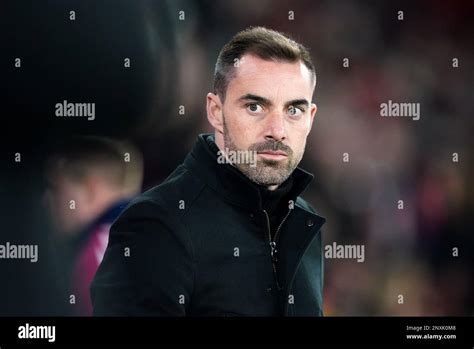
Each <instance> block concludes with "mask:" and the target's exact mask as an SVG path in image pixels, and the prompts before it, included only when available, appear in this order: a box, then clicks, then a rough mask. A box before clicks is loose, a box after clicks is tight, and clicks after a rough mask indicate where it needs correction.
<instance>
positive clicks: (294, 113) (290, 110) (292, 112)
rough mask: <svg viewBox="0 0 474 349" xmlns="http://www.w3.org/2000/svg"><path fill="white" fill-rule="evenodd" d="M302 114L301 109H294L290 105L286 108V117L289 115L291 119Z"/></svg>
mask: <svg viewBox="0 0 474 349" xmlns="http://www.w3.org/2000/svg"><path fill="white" fill-rule="evenodd" d="M303 113H304V110H303V109H301V108H298V107H295V106H293V105H290V107H289V108H288V115H290V116H291V117H297V116H301V115H303Z"/></svg>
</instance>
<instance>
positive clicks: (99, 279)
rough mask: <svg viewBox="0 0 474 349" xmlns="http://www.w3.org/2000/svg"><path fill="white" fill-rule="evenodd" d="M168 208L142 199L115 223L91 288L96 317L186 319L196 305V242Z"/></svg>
mask: <svg viewBox="0 0 474 349" xmlns="http://www.w3.org/2000/svg"><path fill="white" fill-rule="evenodd" d="M165 206H166V205H163V204H159V203H157V202H155V201H150V200H147V201H140V202H138V203H135V204H132V205H131V206H129V207H128V208H127V209H126V210H125V211H124V212H123V213H122V215H121V216H120V217H119V218H118V219H117V221H116V222H115V223H114V224H113V225H112V227H111V229H110V233H109V242H108V246H107V250H106V252H105V255H104V259H103V260H102V263H101V265H100V266H99V269H98V270H97V273H96V275H95V277H94V280H93V282H92V285H91V298H92V304H93V313H94V315H95V316H184V315H186V309H187V307H188V306H189V304H190V301H191V294H192V291H193V280H194V268H195V263H194V257H193V252H192V246H191V242H190V240H189V236H188V234H187V232H186V231H184V229H183V228H182V226H181V224H180V222H179V221H177V220H176V219H173V218H172V217H171V215H169V214H168V212H167V210H166V207H165Z"/></svg>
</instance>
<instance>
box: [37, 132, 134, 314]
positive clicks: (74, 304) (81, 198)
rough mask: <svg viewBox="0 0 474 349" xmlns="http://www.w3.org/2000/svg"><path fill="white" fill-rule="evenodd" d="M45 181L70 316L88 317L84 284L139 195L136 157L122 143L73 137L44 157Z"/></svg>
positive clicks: (88, 299)
mask: <svg viewBox="0 0 474 349" xmlns="http://www.w3.org/2000/svg"><path fill="white" fill-rule="evenodd" d="M46 179H47V182H48V186H47V189H46V191H45V203H46V206H47V209H48V212H49V215H50V218H51V223H52V228H53V230H54V233H55V239H54V240H55V241H56V242H57V244H58V246H60V247H61V248H58V251H60V253H61V254H62V255H61V256H58V257H59V260H60V261H61V265H62V267H63V268H64V269H65V270H64V275H65V276H66V277H67V280H66V281H65V282H66V284H67V289H68V291H69V297H68V299H67V300H68V301H69V303H70V306H71V307H70V314H73V315H78V316H90V315H92V303H91V300H90V292H89V288H90V284H91V282H92V278H93V277H94V274H95V273H96V271H97V268H98V266H99V264H100V262H101V261H102V257H103V255H104V252H105V248H106V246H107V240H108V236H109V229H110V226H111V224H112V222H113V221H114V220H115V219H116V218H117V217H118V215H119V214H120V213H121V212H122V210H123V209H124V208H125V206H127V204H128V203H129V202H130V200H131V198H132V197H133V196H135V195H136V194H138V193H139V192H140V190H141V185H142V179H143V161H142V157H141V154H140V152H139V151H138V149H136V148H135V147H134V146H132V145H131V144H129V143H126V142H119V141H116V140H112V139H108V138H103V137H94V136H79V137H73V138H71V139H69V140H68V141H66V142H64V143H61V144H60V145H58V146H57V147H56V148H55V150H54V151H53V152H52V153H51V154H50V157H49V159H48V163H47V166H46Z"/></svg>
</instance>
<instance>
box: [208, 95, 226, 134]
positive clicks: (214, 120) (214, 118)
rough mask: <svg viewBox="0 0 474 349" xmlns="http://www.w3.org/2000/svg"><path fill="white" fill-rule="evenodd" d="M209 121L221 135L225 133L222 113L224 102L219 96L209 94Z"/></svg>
mask: <svg viewBox="0 0 474 349" xmlns="http://www.w3.org/2000/svg"><path fill="white" fill-rule="evenodd" d="M206 110H207V120H208V121H209V123H210V124H211V125H212V127H214V129H215V130H216V131H217V132H219V133H222V134H223V133H224V122H223V113H222V102H221V99H220V98H219V96H218V95H216V94H215V93H211V92H210V93H208V94H207V105H206Z"/></svg>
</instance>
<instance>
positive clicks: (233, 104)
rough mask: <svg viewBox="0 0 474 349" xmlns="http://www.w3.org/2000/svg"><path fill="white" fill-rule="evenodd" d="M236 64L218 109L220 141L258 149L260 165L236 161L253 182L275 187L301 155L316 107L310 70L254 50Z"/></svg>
mask: <svg viewBox="0 0 474 349" xmlns="http://www.w3.org/2000/svg"><path fill="white" fill-rule="evenodd" d="M235 69H236V73H235V76H234V77H233V78H232V79H231V80H230V82H229V85H228V87H227V92H226V97H225V102H224V104H223V105H221V109H220V111H219V112H220V113H221V114H220V115H221V117H222V127H221V129H218V128H216V143H217V144H218V146H219V147H220V148H221V150H224V149H222V148H223V147H224V148H226V149H229V150H232V151H251V152H252V151H255V152H256V154H257V158H256V160H257V161H256V166H255V164H253V166H252V164H251V163H249V162H246V163H242V162H236V163H234V165H235V166H236V167H237V168H238V169H239V170H240V171H241V172H242V173H244V174H245V175H246V176H247V177H248V178H249V179H251V180H252V181H253V182H255V183H257V184H260V185H264V186H267V187H269V188H270V189H274V188H276V187H277V186H278V185H280V184H281V183H283V182H284V181H285V180H286V179H287V178H288V177H289V176H290V175H291V173H292V172H293V171H294V169H295V168H296V167H297V166H298V164H299V162H300V161H301V158H302V157H303V153H304V149H305V145H306V137H307V136H308V134H309V132H310V129H311V126H312V122H313V117H314V114H315V112H316V105H315V104H311V99H312V94H313V89H314V83H313V79H312V75H311V72H310V71H309V70H308V69H307V68H306V66H305V65H304V64H303V63H302V62H295V63H289V62H283V61H281V62H276V61H266V60H263V59H260V58H258V57H256V56H254V55H244V56H242V58H241V59H240V62H239V66H238V67H237V68H235ZM216 100H217V104H219V103H220V99H218V98H217V97H216ZM208 107H209V96H208ZM217 109H219V108H217ZM208 110H209V108H208ZM219 112H218V113H219ZM222 146H223V147H222Z"/></svg>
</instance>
